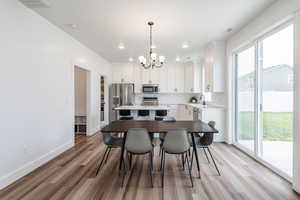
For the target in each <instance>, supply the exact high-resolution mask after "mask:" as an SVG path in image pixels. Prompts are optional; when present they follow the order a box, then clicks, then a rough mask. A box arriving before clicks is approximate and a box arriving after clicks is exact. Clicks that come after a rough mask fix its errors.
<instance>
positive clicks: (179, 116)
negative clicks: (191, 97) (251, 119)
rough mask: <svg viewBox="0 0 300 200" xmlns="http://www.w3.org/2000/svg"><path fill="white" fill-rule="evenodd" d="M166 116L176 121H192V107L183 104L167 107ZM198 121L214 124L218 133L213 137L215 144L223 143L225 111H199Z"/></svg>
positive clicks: (210, 109) (208, 109)
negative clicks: (213, 122)
mask: <svg viewBox="0 0 300 200" xmlns="http://www.w3.org/2000/svg"><path fill="white" fill-rule="evenodd" d="M169 107H170V110H169V111H168V116H170V117H175V119H176V120H193V116H194V107H193V106H190V105H185V104H178V105H169ZM198 119H199V120H202V121H203V122H205V123H208V122H209V121H215V122H216V129H217V130H218V131H219V133H217V134H215V135H214V141H215V142H223V141H225V138H224V135H225V134H224V131H225V110H224V109H223V108H204V109H199V114H198Z"/></svg>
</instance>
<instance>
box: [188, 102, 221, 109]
mask: <svg viewBox="0 0 300 200" xmlns="http://www.w3.org/2000/svg"><path fill="white" fill-rule="evenodd" d="M184 105H189V106H192V107H194V108H198V109H225V107H224V106H223V105H217V104H207V105H202V104H199V103H187V104H184Z"/></svg>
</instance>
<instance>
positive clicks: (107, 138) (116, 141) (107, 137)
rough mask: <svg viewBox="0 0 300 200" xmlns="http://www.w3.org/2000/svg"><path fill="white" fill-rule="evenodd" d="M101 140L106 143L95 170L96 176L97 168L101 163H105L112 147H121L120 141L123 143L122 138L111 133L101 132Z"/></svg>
mask: <svg viewBox="0 0 300 200" xmlns="http://www.w3.org/2000/svg"><path fill="white" fill-rule="evenodd" d="M102 140H103V143H104V144H105V145H106V149H105V152H104V155H103V157H102V160H101V162H100V164H99V166H98V169H97V172H96V176H97V175H98V173H99V170H100V168H101V166H102V164H105V163H106V161H107V159H108V156H109V154H110V151H111V149H113V148H121V147H122V143H123V138H120V137H114V136H112V135H111V133H102Z"/></svg>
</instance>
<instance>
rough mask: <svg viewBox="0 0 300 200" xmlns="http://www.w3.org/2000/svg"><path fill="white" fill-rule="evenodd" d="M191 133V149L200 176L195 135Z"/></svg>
mask: <svg viewBox="0 0 300 200" xmlns="http://www.w3.org/2000/svg"><path fill="white" fill-rule="evenodd" d="M191 135H192V142H193V150H194V152H195V157H196V163H197V169H198V172H199V178H201V174H200V165H199V159H198V152H197V146H196V142H195V136H194V133H192V134H191Z"/></svg>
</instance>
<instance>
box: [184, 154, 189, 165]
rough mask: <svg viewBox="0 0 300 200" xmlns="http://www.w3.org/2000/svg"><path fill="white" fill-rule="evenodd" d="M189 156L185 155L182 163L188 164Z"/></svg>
mask: <svg viewBox="0 0 300 200" xmlns="http://www.w3.org/2000/svg"><path fill="white" fill-rule="evenodd" d="M188 158H190V155H189V154H188V153H185V159H184V163H186V162H189V159H188Z"/></svg>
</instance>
